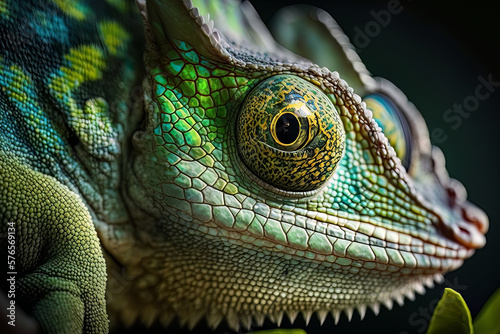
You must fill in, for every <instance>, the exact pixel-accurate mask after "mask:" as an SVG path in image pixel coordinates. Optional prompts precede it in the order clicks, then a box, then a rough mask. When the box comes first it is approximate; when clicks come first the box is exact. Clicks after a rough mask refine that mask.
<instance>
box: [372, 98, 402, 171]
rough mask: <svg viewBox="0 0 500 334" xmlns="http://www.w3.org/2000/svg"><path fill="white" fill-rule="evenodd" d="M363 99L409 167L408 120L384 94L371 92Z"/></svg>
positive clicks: (399, 156) (400, 157)
mask: <svg viewBox="0 0 500 334" xmlns="http://www.w3.org/2000/svg"><path fill="white" fill-rule="evenodd" d="M363 101H364V102H365V103H366V107H367V108H368V109H370V110H371V111H372V113H373V118H374V119H375V121H376V122H377V124H378V125H379V126H380V127H381V128H382V131H383V132H384V134H385V136H386V137H387V139H388V140H389V143H390V144H391V146H392V147H393V148H394V151H396V155H397V156H398V158H399V159H400V160H401V162H402V163H403V166H405V168H407V169H408V167H409V164H410V148H411V145H410V144H411V143H410V140H411V137H410V130H409V126H408V122H407V120H406V118H405V117H404V115H403V114H402V112H401V111H400V110H399V108H398V107H397V106H396V104H395V103H393V102H392V100H391V99H390V98H388V97H387V96H385V95H382V94H371V95H368V96H366V97H365V98H364V99H363Z"/></svg>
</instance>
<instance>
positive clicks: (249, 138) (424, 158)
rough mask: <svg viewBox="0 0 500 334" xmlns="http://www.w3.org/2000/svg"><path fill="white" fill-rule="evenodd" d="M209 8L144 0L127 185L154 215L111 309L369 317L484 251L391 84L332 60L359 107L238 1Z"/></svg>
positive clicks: (188, 316) (466, 207) (467, 210)
mask: <svg viewBox="0 0 500 334" xmlns="http://www.w3.org/2000/svg"><path fill="white" fill-rule="evenodd" d="M207 6H208V5H207ZM221 7H223V6H221ZM219 10H227V11H229V12H227V13H226V12H218V11H214V12H211V13H210V14H211V16H210V17H212V18H214V19H215V20H216V26H217V28H215V27H214V26H213V24H212V23H211V21H210V22H208V21H207V20H206V19H205V17H204V16H202V14H204V13H205V12H207V11H208V8H206V6H205V5H203V4H199V6H198V7H193V4H192V3H191V2H190V1H184V2H177V1H163V0H156V1H150V2H148V4H147V8H146V7H144V8H143V11H144V13H145V15H146V16H147V17H148V19H147V21H146V26H147V28H148V30H147V31H148V32H149V31H150V32H151V36H152V37H151V40H150V41H149V46H148V50H149V54H148V57H147V58H146V59H147V60H148V61H147V63H146V65H147V68H148V73H149V74H150V80H146V81H145V101H146V122H145V126H144V129H143V130H142V131H140V132H138V133H137V134H136V136H135V137H134V144H135V160H134V162H133V170H132V173H131V175H130V189H132V190H133V191H129V194H130V196H131V198H132V200H133V202H134V203H135V204H136V205H137V206H138V207H140V208H141V211H140V212H144V213H147V215H148V216H149V217H152V218H153V219H152V220H151V219H144V218H143V217H144V216H141V217H142V218H141V219H143V220H142V222H141V224H139V223H138V224H136V226H137V227H138V228H139V227H140V228H141V232H140V235H141V238H144V241H143V242H144V243H146V244H148V245H149V246H150V247H151V248H152V250H153V251H152V252H150V253H148V260H147V261H142V262H140V261H136V260H135V262H134V263H133V264H130V266H132V267H134V266H135V267H140V270H137V272H139V273H141V274H140V275H143V276H144V277H143V279H142V280H141V279H139V280H138V281H139V282H142V283H143V285H142V286H141V287H135V288H137V289H139V290H142V291H144V293H143V294H141V295H140V296H145V297H140V296H139V297H137V294H135V298H134V299H133V301H130V302H129V303H128V304H127V303H126V302H124V303H121V305H118V306H115V307H117V308H118V309H119V308H120V307H123V308H124V309H125V308H126V307H128V308H137V309H138V310H139V309H141V310H142V309H144V310H146V309H147V310H148V312H149V313H148V315H147V316H148V317H154V316H155V315H157V316H158V317H160V320H162V319H163V321H164V322H165V323H167V322H168V321H169V319H172V317H173V316H174V315H175V316H178V317H180V318H181V320H182V321H184V322H187V323H188V324H189V325H194V324H196V323H197V322H198V320H199V319H201V318H202V317H206V318H207V321H208V323H209V325H210V326H212V327H216V326H217V325H218V324H219V323H220V321H221V320H222V319H226V321H227V322H228V324H229V325H230V326H231V327H233V328H238V327H239V326H240V325H245V326H250V324H251V321H252V319H255V320H256V321H257V322H258V323H261V322H263V321H264V319H265V317H269V318H270V319H271V320H273V321H276V322H278V323H279V322H280V321H281V318H282V317H283V314H285V313H286V314H287V315H288V316H289V317H290V319H292V320H293V319H295V317H296V315H297V314H298V312H302V313H303V314H304V316H305V317H306V318H307V319H308V318H309V317H310V315H311V314H312V313H313V312H317V314H318V315H319V316H320V319H324V317H326V314H327V312H329V311H331V312H332V313H333V315H334V317H335V319H337V320H338V317H339V315H340V312H341V311H345V312H346V314H347V315H348V316H349V317H350V316H351V315H352V311H353V309H354V308H356V309H357V310H358V311H359V312H360V314H361V315H362V316H363V315H364V313H365V311H366V307H367V306H370V307H372V309H373V310H374V311H375V312H378V308H379V305H380V304H381V303H384V304H385V305H387V306H388V307H390V306H391V305H392V301H393V300H397V301H398V302H402V300H403V298H404V297H405V296H406V297H409V298H413V296H414V291H418V292H420V291H423V285H424V284H426V285H432V284H433V281H434V280H439V279H440V278H441V277H442V276H441V274H442V273H445V272H447V271H450V270H453V269H456V268H458V267H459V266H460V265H461V264H462V262H463V260H464V259H465V258H467V257H469V256H471V255H472V253H473V250H474V249H475V248H480V247H482V246H483V245H484V242H485V239H484V236H483V233H485V232H486V229H487V218H486V216H485V215H484V213H482V211H481V210H479V209H477V208H475V207H473V206H472V205H471V204H469V203H468V202H467V201H466V200H465V192H464V191H463V187H461V186H460V185H459V183H458V182H456V181H452V180H450V179H449V178H448V176H447V174H446V170H445V169H444V163H443V161H444V160H443V159H442V157H441V156H440V154H439V151H438V150H436V149H433V148H431V145H430V142H429V137H428V134H427V130H426V127H425V124H424V122H423V120H422V119H421V117H420V115H419V113H418V111H416V109H415V107H413V105H412V104H410V103H409V102H408V101H407V100H406V98H405V97H404V95H403V94H402V93H401V92H400V91H399V90H397V89H396V88H395V87H393V86H392V85H390V84H389V83H387V82H386V81H384V80H375V79H373V78H371V77H370V76H369V75H368V74H367V72H365V71H364V70H363V69H364V67H363V66H362V64H361V63H360V62H359V58H356V57H357V56H355V55H353V54H352V50H351V51H350V53H349V52H347V53H346V55H349V56H346V57H344V58H342V59H344V60H345V59H348V60H349V62H347V63H346V65H345V66H343V67H341V65H339V64H335V63H333V64H330V65H329V67H330V68H331V69H332V70H335V69H339V71H340V72H342V71H345V72H346V74H348V76H350V77H351V78H353V79H352V80H351V81H352V85H353V86H354V87H355V90H356V92H358V93H359V94H361V95H363V96H365V97H366V98H365V99H364V101H363V99H362V98H361V97H360V96H359V95H357V94H354V93H353V89H352V88H350V87H349V86H348V84H347V83H346V82H345V81H344V80H342V79H341V78H340V77H339V74H338V73H337V72H331V71H330V70H328V69H327V68H320V67H319V66H317V65H315V64H313V63H311V62H310V61H308V60H305V59H303V58H301V57H299V56H297V55H294V54H292V53H290V52H288V51H287V50H284V49H283V48H281V47H279V46H277V45H276V44H275V42H274V40H273V39H272V38H271V37H270V35H267V34H268V32H267V31H265V30H262V25H260V24H257V23H256V22H258V21H257V20H258V17H257V16H256V14H255V12H254V11H253V9H252V8H251V7H249V5H248V4H245V5H244V6H243V7H227V8H225V9H222V8H219ZM231 11H234V12H231ZM225 17H246V18H247V19H246V20H242V22H240V23H241V26H229V24H230V22H228V21H227V20H225V19H224V18H225ZM300 17H302V19H304V20H309V19H311V18H310V16H308V15H305V16H300ZM330 19H331V18H330ZM316 23H317V22H316ZM333 23H334V22H333ZM333 23H332V22H330V24H333ZM300 26H301V27H305V26H306V25H300ZM337 28H338V27H337ZM301 29H304V28H301ZM292 30H293V28H291V30H289V31H292ZM329 31H337V30H331V29H330V30H329ZM338 31H340V28H338ZM256 36H260V37H259V38H257V37H256ZM339 41H341V42H339ZM345 41H346V38H345V36H342V37H341V38H339V36H329V39H328V40H326V41H325V43H333V44H335V45H336V46H337V50H341V51H342V50H344V44H345V43H347V42H345ZM342 43H344V44H342ZM291 47H293V45H292V46H291ZM344 51H345V50H344ZM310 58H312V59H313V60H314V57H313V56H311V57H310ZM332 58H334V57H332ZM344 60H342V61H344ZM352 64H355V65H356V66H353V65H352ZM349 66H350V67H349ZM353 68H357V70H356V71H354V70H353ZM370 109H372V110H373V112H372V111H370ZM137 219H139V218H137ZM151 221H153V222H152V223H151ZM148 222H149V223H148ZM146 236H148V237H146ZM120 256H121V258H122V260H121V261H122V262H123V263H127V262H129V263H131V262H132V261H131V260H128V259H127V258H125V255H120ZM120 256H118V255H117V257H120ZM148 275H149V276H148ZM151 276H154V277H155V278H156V279H155V280H152V279H151ZM152 281H155V282H161V283H158V284H154V285H153V284H152V285H148V282H152ZM141 298H143V299H144V300H141ZM152 303H153V304H156V306H155V310H157V311H152V309H151V308H145V307H143V306H141V305H150V304H152ZM137 312H140V311H137ZM151 312H153V313H151ZM154 312H157V313H154ZM152 314H153V315H152Z"/></svg>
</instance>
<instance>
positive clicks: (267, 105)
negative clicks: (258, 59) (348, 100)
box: [236, 75, 345, 191]
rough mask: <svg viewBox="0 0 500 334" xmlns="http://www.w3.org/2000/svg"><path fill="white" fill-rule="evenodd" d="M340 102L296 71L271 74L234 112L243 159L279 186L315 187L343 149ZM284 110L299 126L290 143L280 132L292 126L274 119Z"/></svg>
mask: <svg viewBox="0 0 500 334" xmlns="http://www.w3.org/2000/svg"><path fill="white" fill-rule="evenodd" d="M338 107H339V106H337V107H334V105H333V104H332V102H330V100H329V99H328V98H327V96H326V95H325V94H324V93H323V92H321V91H320V90H319V89H318V88H316V87H315V86H314V85H311V84H309V83H308V82H307V81H305V80H302V79H300V78H298V77H296V76H285V75H280V76H274V77H271V78H269V79H268V80H266V81H264V82H262V83H261V84H259V85H258V86H257V87H255V89H254V90H253V91H252V92H251V93H250V94H249V96H248V97H247V98H246V99H245V102H244V104H243V105H242V107H241V111H240V113H239V115H238V120H237V125H236V135H237V141H238V149H239V153H240V155H241V157H242V159H243V161H244V162H245V163H246V165H247V166H248V168H250V169H251V170H252V171H253V172H254V173H255V174H256V175H257V176H258V177H259V178H261V179H262V180H264V181H265V182H267V183H269V184H271V185H273V186H275V187H277V188H280V189H285V190H289V191H308V190H315V189H318V188H319V187H320V186H321V185H323V184H324V183H325V181H326V180H327V179H328V178H329V177H330V176H331V175H332V173H333V171H334V170H335V167H337V164H338V162H339V160H340V159H341V158H342V154H343V153H344V141H345V134H344V129H343V126H342V123H341V121H340V117H339V115H338V112H337V108H338ZM283 114H289V115H291V116H288V117H291V118H290V119H291V120H292V121H293V120H294V119H295V120H296V122H297V124H298V125H299V129H300V130H299V131H297V133H296V135H292V136H293V139H294V140H293V141H291V140H290V141H291V143H289V144H288V145H286V143H283V142H282V141H281V140H280V139H279V138H278V132H280V133H283V132H284V131H290V132H293V128H291V126H288V128H290V129H287V128H286V124H284V123H283V124H281V125H278V122H279V119H280V118H281V117H282V116H283ZM287 122H290V121H287ZM277 127H281V128H285V129H278V128H277Z"/></svg>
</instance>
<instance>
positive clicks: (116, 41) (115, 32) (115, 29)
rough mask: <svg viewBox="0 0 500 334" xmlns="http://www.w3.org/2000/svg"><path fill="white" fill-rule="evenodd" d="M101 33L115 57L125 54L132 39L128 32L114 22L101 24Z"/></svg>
mask: <svg viewBox="0 0 500 334" xmlns="http://www.w3.org/2000/svg"><path fill="white" fill-rule="evenodd" d="M99 33H100V35H101V39H102V41H103V42H104V44H105V45H106V47H107V48H108V50H109V53H110V54H111V55H113V56H116V55H118V54H122V53H123V51H124V50H125V47H126V46H127V44H128V40H129V38H130V36H129V34H128V33H127V31H126V30H125V29H123V27H122V26H121V25H120V24H118V23H117V22H114V21H104V22H101V23H99Z"/></svg>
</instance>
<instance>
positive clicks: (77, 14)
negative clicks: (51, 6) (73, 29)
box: [52, 0, 90, 21]
mask: <svg viewBox="0 0 500 334" xmlns="http://www.w3.org/2000/svg"><path fill="white" fill-rule="evenodd" d="M52 2H53V3H55V4H56V5H57V7H59V8H60V9H61V10H62V11H63V12H64V13H65V14H66V15H68V16H70V17H72V18H74V19H77V20H79V21H82V20H84V19H85V17H86V16H87V14H86V13H89V12H90V10H89V9H88V8H87V7H86V6H85V5H83V4H82V3H81V2H80V1H78V0H52Z"/></svg>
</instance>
